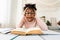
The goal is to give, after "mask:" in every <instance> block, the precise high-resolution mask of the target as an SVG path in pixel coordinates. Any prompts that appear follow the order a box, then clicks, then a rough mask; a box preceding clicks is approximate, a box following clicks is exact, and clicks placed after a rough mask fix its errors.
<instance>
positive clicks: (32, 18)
mask: <svg viewBox="0 0 60 40" xmlns="http://www.w3.org/2000/svg"><path fill="white" fill-rule="evenodd" d="M36 10H37V9H36V6H35V4H26V5H25V7H24V17H23V19H22V20H21V22H20V24H19V26H18V27H20V28H22V27H23V26H25V28H30V27H37V26H39V27H40V28H41V29H42V30H48V28H47V25H46V24H45V23H44V22H42V20H41V19H40V18H37V17H36Z"/></svg>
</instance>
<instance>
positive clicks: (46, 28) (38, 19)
mask: <svg viewBox="0 0 60 40" xmlns="http://www.w3.org/2000/svg"><path fill="white" fill-rule="evenodd" d="M36 20H37V25H38V26H39V27H40V28H41V29H42V30H48V27H47V25H46V24H45V23H44V22H43V21H42V20H41V19H40V18H37V17H36Z"/></svg>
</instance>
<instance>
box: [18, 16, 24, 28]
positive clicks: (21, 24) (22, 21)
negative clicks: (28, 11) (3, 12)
mask: <svg viewBox="0 0 60 40" xmlns="http://www.w3.org/2000/svg"><path fill="white" fill-rule="evenodd" d="M23 24H24V17H23V18H22V19H21V21H20V23H19V24H18V28H22V27H23Z"/></svg>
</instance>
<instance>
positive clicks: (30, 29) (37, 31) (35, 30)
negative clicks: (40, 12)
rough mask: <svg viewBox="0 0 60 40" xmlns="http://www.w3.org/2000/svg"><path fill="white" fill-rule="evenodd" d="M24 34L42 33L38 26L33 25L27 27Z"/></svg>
mask: <svg viewBox="0 0 60 40" xmlns="http://www.w3.org/2000/svg"><path fill="white" fill-rule="evenodd" d="M26 34H43V33H42V30H41V29H40V28H39V27H33V28H29V29H27V31H26Z"/></svg>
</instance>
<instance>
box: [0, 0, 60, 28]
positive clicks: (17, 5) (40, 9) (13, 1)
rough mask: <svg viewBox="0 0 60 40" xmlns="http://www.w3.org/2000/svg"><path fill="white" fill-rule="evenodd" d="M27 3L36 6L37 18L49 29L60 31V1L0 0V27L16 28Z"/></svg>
mask: <svg viewBox="0 0 60 40" xmlns="http://www.w3.org/2000/svg"><path fill="white" fill-rule="evenodd" d="M27 3H31V4H36V7H37V11H36V13H37V16H38V17H39V18H41V19H42V20H43V21H44V22H45V23H46V24H47V26H48V28H49V29H60V0H0V27H13V28H15V27H17V26H18V24H19V22H20V20H21V18H22V16H23V14H24V13H23V7H24V5H25V4H27Z"/></svg>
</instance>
